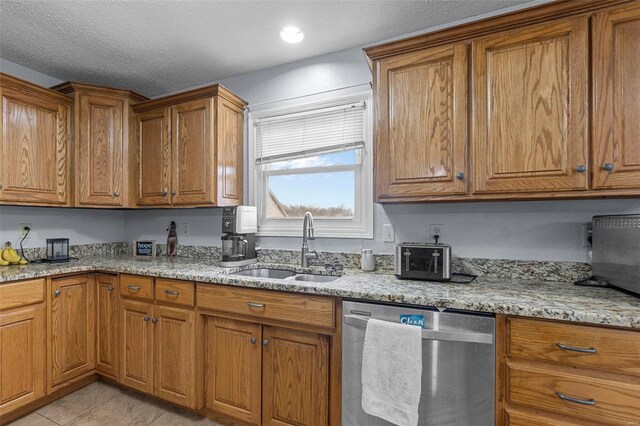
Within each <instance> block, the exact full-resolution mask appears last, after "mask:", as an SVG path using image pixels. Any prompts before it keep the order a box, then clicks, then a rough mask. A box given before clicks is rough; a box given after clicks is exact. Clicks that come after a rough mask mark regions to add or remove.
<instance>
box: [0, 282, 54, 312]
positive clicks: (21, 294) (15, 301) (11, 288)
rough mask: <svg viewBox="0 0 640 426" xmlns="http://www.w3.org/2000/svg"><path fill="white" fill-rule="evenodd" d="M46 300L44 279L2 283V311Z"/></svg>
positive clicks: (0, 290) (0, 287)
mask: <svg viewBox="0 0 640 426" xmlns="http://www.w3.org/2000/svg"><path fill="white" fill-rule="evenodd" d="M42 301H44V279H42V278H37V279H33V280H25V281H18V282H15V283H8V284H2V285H0V311H3V310H6V309H11V308H17V307H20V306H25V305H31V304H34V303H39V302H42Z"/></svg>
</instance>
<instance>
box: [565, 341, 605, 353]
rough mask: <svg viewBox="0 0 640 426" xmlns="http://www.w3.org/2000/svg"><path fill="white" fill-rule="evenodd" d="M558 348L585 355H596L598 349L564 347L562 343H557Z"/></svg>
mask: <svg viewBox="0 0 640 426" xmlns="http://www.w3.org/2000/svg"><path fill="white" fill-rule="evenodd" d="M556 346H557V347H559V348H560V349H564V350H565V351H573V352H582V353H585V354H595V353H596V352H597V350H596V348H579V347H576V346H569V345H564V344H562V343H556Z"/></svg>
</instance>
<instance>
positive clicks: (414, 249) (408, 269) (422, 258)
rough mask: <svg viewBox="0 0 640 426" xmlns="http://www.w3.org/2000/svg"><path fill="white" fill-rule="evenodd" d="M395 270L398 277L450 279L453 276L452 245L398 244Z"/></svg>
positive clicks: (431, 279) (430, 279) (435, 279)
mask: <svg viewBox="0 0 640 426" xmlns="http://www.w3.org/2000/svg"><path fill="white" fill-rule="evenodd" d="M394 271H395V274H396V276H397V277H398V278H406V279H411V280H428V281H448V280H449V279H450V278H451V246H449V245H446V244H426V243H401V244H396V251H395V259H394Z"/></svg>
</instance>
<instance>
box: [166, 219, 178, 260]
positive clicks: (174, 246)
mask: <svg viewBox="0 0 640 426" xmlns="http://www.w3.org/2000/svg"><path fill="white" fill-rule="evenodd" d="M167 231H169V235H168V236H167V256H168V257H175V256H177V255H178V234H177V233H176V223H175V222H174V221H171V225H169V227H168V228H167Z"/></svg>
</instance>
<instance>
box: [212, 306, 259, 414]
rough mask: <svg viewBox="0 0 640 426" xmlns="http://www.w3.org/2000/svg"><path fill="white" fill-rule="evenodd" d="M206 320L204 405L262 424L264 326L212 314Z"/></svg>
mask: <svg viewBox="0 0 640 426" xmlns="http://www.w3.org/2000/svg"><path fill="white" fill-rule="evenodd" d="M205 321H206V322H205V340H206V344H205V363H204V365H205V371H204V376H205V379H204V380H205V395H206V396H205V406H206V407H207V408H209V409H212V410H215V411H217V412H220V413H222V414H226V415H229V416H232V417H234V418H237V419H240V420H242V421H244V422H247V423H250V424H255V425H258V424H260V408H261V407H260V406H261V392H262V391H261V389H262V382H261V371H262V365H261V361H262V327H261V326H260V325H259V324H255V323H250V322H244V321H234V320H228V319H223V318H217V317H212V316H207V317H206V320H205Z"/></svg>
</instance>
